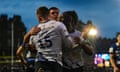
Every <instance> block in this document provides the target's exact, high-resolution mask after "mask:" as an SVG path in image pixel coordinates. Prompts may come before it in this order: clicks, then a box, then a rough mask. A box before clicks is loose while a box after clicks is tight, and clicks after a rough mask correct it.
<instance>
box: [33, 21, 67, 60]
mask: <svg viewBox="0 0 120 72" xmlns="http://www.w3.org/2000/svg"><path fill="white" fill-rule="evenodd" d="M38 27H40V28H41V31H40V32H39V33H38V34H37V35H35V36H33V37H32V41H33V43H34V44H35V46H36V48H37V51H38V53H41V54H42V56H44V58H45V59H48V60H49V61H55V60H57V61H60V60H61V55H62V50H61V49H62V42H63V40H64V39H63V38H64V37H65V35H68V32H67V30H66V28H65V26H64V24H62V23H60V22H57V21H48V22H46V23H43V24H39V25H38ZM63 33H64V34H63ZM38 59H40V58H39V57H38Z"/></svg>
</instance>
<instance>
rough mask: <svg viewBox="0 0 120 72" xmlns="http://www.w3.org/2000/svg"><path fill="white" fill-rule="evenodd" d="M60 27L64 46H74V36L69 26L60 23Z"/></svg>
mask: <svg viewBox="0 0 120 72" xmlns="http://www.w3.org/2000/svg"><path fill="white" fill-rule="evenodd" d="M59 28H60V33H61V36H62V45H63V47H67V48H72V45H73V41H72V38H71V37H70V36H69V33H68V31H67V28H66V27H65V25H64V24H62V23H61V24H60V26H59Z"/></svg>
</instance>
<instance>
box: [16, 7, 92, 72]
mask: <svg viewBox="0 0 120 72" xmlns="http://www.w3.org/2000/svg"><path fill="white" fill-rule="evenodd" d="M36 15H37V18H38V21H39V22H40V23H39V24H38V25H37V26H34V27H33V28H32V29H31V30H30V31H29V32H28V33H27V34H26V35H25V36H24V40H23V43H22V44H21V45H20V47H19V48H18V50H17V55H18V56H19V58H20V59H21V62H22V63H23V64H25V65H26V64H28V62H27V59H25V58H24V57H23V55H22V53H23V51H24V49H26V48H27V50H29V51H31V52H34V53H35V56H34V59H33V60H34V61H33V63H34V72H83V66H84V62H83V57H82V52H83V51H84V52H85V53H87V54H88V55H92V54H93V47H92V45H91V44H90V42H89V41H88V39H87V30H86V29H84V30H83V31H82V32H80V31H79V30H77V28H76V27H77V25H78V16H77V13H76V12H75V11H66V12H63V13H62V14H61V15H59V9H58V8H56V7H51V8H50V9H48V8H47V7H45V6H42V7H39V8H38V9H37V11H36ZM29 72H30V71H29ZM32 72H33V71H32Z"/></svg>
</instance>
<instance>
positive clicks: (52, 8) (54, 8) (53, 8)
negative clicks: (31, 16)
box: [49, 7, 59, 12]
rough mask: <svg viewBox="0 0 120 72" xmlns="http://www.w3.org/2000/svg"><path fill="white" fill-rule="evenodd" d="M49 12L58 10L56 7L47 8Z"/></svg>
mask: <svg viewBox="0 0 120 72" xmlns="http://www.w3.org/2000/svg"><path fill="white" fill-rule="evenodd" d="M50 10H59V9H58V8H57V7H51V8H49V12H50Z"/></svg>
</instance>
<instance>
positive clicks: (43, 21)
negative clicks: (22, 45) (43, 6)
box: [40, 19, 48, 23]
mask: <svg viewBox="0 0 120 72" xmlns="http://www.w3.org/2000/svg"><path fill="white" fill-rule="evenodd" d="M46 22H48V19H46V20H42V21H40V23H46Z"/></svg>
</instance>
